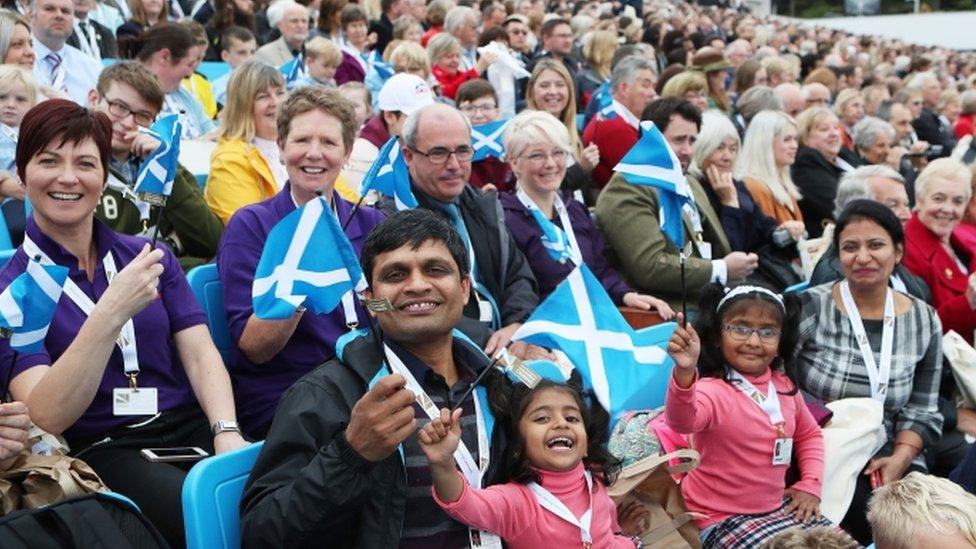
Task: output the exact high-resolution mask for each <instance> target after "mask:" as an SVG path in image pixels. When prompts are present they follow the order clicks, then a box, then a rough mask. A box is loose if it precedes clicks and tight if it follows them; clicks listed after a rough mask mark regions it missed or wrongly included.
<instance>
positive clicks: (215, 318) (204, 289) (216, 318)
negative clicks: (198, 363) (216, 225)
mask: <svg viewBox="0 0 976 549" xmlns="http://www.w3.org/2000/svg"><path fill="white" fill-rule="evenodd" d="M186 278H187V280H188V281H189V282H190V289H191V290H193V295H195V296H196V297H197V301H199V302H200V306H201V307H203V312H204V313H205V314H206V315H207V326H208V327H209V328H210V337H212V338H213V342H214V345H216V346H217V350H218V351H220V356H221V357H222V358H223V359H224V364H225V365H226V364H228V363H229V360H230V347H231V339H230V330H228V329H227V314H226V312H225V311H224V294H223V290H222V289H221V286H220V279H219V278H218V277H217V264H216V263H207V264H206V265H200V266H199V267H194V268H193V269H190V272H189V273H187V275H186Z"/></svg>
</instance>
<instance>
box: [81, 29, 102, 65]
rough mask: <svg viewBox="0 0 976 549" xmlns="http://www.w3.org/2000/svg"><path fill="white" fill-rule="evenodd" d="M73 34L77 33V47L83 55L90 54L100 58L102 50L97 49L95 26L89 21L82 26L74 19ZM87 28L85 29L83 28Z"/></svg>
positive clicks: (99, 59)
mask: <svg viewBox="0 0 976 549" xmlns="http://www.w3.org/2000/svg"><path fill="white" fill-rule="evenodd" d="M74 27H75V34H77V35H78V38H79V40H78V47H79V49H80V50H81V51H82V53H84V54H85V55H90V56H91V57H94V58H95V59H96V60H98V61H101V60H102V52H101V51H100V50H99V49H98V41H97V40H96V39H95V28H94V27H93V26H92V24H91V23H90V22H86V23H85V26H84V28H82V26H81V23H80V22H79V21H78V20H77V19H75V24H74ZM85 29H87V30H85Z"/></svg>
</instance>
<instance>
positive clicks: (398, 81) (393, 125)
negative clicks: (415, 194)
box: [343, 72, 434, 189]
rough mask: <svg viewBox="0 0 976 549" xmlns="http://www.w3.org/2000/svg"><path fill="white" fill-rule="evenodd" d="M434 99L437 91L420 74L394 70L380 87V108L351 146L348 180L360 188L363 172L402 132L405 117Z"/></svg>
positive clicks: (355, 187)
mask: <svg viewBox="0 0 976 549" xmlns="http://www.w3.org/2000/svg"><path fill="white" fill-rule="evenodd" d="M433 102H434V94H433V93H432V92H431V91H430V86H428V85H427V82H425V81H424V80H423V79H422V78H420V77H419V76H416V75H413V74H408V73H405V72H404V73H399V74H394V75H393V76H392V77H390V79H389V80H387V81H386V83H385V84H383V87H382V88H381V89H380V93H379V97H378V100H377V104H378V106H379V109H378V110H379V112H378V113H376V116H374V117H373V118H370V119H369V120H368V121H367V122H366V124H365V125H364V126H363V128H362V129H361V130H360V132H359V137H358V138H356V142H355V143H354V144H353V147H352V154H351V155H350V156H349V163H348V164H347V165H346V169H345V170H344V171H343V177H344V179H345V181H346V183H347V184H348V185H349V186H350V187H352V188H354V189H358V188H359V186H360V184H361V183H362V179H363V176H364V175H365V174H366V172H367V171H369V167H370V166H371V165H372V164H373V161H374V160H376V155H377V153H379V150H380V147H382V146H383V145H384V144H385V143H386V142H387V141H389V139H390V137H392V136H395V135H400V129H401V128H402V127H403V123H404V121H405V120H406V119H407V117H408V116H410V115H411V114H413V112H414V111H416V110H418V109H420V108H421V107H424V106H426V105H430V104H432V103H433Z"/></svg>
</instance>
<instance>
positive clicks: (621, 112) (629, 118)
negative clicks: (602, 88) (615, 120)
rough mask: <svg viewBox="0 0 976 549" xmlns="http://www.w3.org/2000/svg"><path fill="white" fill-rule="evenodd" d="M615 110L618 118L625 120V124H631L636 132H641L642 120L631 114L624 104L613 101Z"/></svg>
mask: <svg viewBox="0 0 976 549" xmlns="http://www.w3.org/2000/svg"><path fill="white" fill-rule="evenodd" d="M612 104H613V110H614V111H616V112H617V116H619V117H620V118H623V119H624V122H626V123H627V124H629V125H630V126H631V127H632V128H634V129H635V130H638V131H640V119H639V118H637V117H636V116H634V113H632V112H630V109H628V108H627V107H625V106H624V105H623V103H621V102H619V101H617V100H616V99H614V100H613V101H612Z"/></svg>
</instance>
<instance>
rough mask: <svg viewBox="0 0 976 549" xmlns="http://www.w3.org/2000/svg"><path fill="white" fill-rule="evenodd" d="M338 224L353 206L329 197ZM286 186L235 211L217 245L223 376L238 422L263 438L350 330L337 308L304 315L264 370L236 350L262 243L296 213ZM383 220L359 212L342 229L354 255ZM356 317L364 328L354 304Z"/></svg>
mask: <svg viewBox="0 0 976 549" xmlns="http://www.w3.org/2000/svg"><path fill="white" fill-rule="evenodd" d="M333 196H334V197H335V198H334V200H335V203H336V211H337V213H338V217H339V222H340V224H345V223H346V220H347V219H348V218H349V215H350V213H351V212H352V204H350V203H349V202H346V201H345V200H343V199H342V198H340V197H339V194H338V193H334V194H333ZM295 209H296V206H295V201H294V200H293V199H292V196H291V186H290V185H285V187H284V188H283V189H281V191H279V192H278V194H276V195H274V196H273V197H271V198H269V199H267V200H265V201H263V202H259V203H257V204H252V205H250V206H245V207H243V208H241V209H240V210H238V211H237V212H236V213H235V214H234V216H233V217H231V219H230V221H229V222H228V223H227V228H226V229H225V230H224V234H223V236H222V237H221V239H220V246H219V247H218V249H217V271H218V272H219V273H220V282H221V285H222V287H223V293H224V309H226V311H227V326H228V328H229V329H230V336H231V341H233V342H234V343H235V344H234V345H233V346H232V347H231V352H230V363H229V364H228V368H227V369H228V371H229V372H230V378H231V381H232V382H233V384H234V395H235V401H236V402H237V403H238V408H237V414H238V415H237V418H238V420H239V421H240V422H241V425H242V426H243V427H244V429H245V431H246V432H248V433H254V434H263V431H264V430H266V429H267V428H268V425H269V424H270V423H271V419H272V417H274V412H275V409H276V408H277V407H278V400H279V399H280V398H281V395H282V393H284V392H285V390H286V389H288V388H289V387H291V386H292V385H293V384H294V383H295V382H296V381H298V378H300V377H302V376H303V375H305V374H307V373H308V372H310V371H312V369H313V368H315V367H316V366H318V365H319V364H322V363H323V362H325V361H326V360H327V359H329V358H330V357H331V356H332V355H333V354H335V342H336V340H337V339H338V338H339V336H341V335H343V334H345V333H346V332H347V331H349V329H348V328H347V327H346V320H345V316H344V314H343V309H342V307H341V306H339V307H337V308H336V309H335V310H334V311H332V312H331V313H328V314H322V315H315V314H312V313H311V312H306V313H305V314H304V315H302V319H301V320H300V321H299V322H298V326H297V327H296V328H295V333H294V334H293V335H292V337H291V339H290V340H289V341H288V343H287V344H286V345H285V347H284V348H283V349H282V350H281V352H279V353H278V354H277V355H275V356H274V357H273V358H272V359H271V360H269V361H268V362H267V363H265V364H253V363H251V362H250V361H249V360H248V359H247V358H246V357H245V356H244V354H243V353H242V352H241V350H240V349H239V348H238V347H237V344H236V343H237V342H238V341H240V339H241V334H243V333H244V326H245V325H246V324H247V320H248V319H249V318H250V317H251V314H252V313H253V312H254V308H253V300H252V297H251V287H252V286H253V285H254V271H255V270H256V269H257V266H258V262H259V261H260V260H261V252H262V251H263V250H264V242H265V240H267V238H268V233H270V232H271V229H272V228H274V226H275V225H276V224H277V223H278V222H279V221H281V219H283V218H284V217H285V216H287V215H288V214H290V213H291V212H293V211H295ZM382 219H383V214H382V213H380V212H379V211H378V210H374V209H373V208H369V207H365V206H363V207H360V208H359V209H358V210H356V215H355V216H354V217H353V220H352V221H351V222H349V226H348V227H346V236H348V237H349V241H350V242H351V243H352V247H353V249H354V250H356V254H357V255H358V254H359V253H360V252H361V251H362V247H363V242H364V241H365V240H366V235H367V234H368V233H369V231H370V230H372V228H373V227H375V226H376V225H377V224H379V222H380V221H381V220H382ZM356 314H357V316H358V317H359V319H360V320H361V321H362V322H365V319H366V316H365V314H366V313H365V311H364V310H363V309H362V307H361V305H360V304H359V303H358V302H357V303H356Z"/></svg>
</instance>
